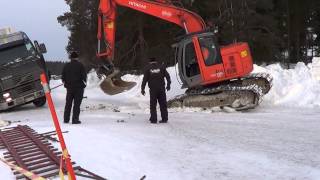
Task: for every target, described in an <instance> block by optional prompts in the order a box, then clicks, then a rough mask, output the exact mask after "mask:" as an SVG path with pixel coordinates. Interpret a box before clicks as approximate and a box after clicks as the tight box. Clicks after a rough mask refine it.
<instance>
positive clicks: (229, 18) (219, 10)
mask: <svg viewBox="0 0 320 180" xmlns="http://www.w3.org/2000/svg"><path fill="white" fill-rule="evenodd" d="M170 2H171V1H170ZM66 3H67V4H68V5H69V6H70V12H65V13H64V14H62V15H61V16H59V17H58V21H59V23H60V24H61V25H62V26H66V27H67V28H68V30H69V31H70V33H71V35H70V37H69V44H68V46H67V51H69V52H70V51H73V50H76V51H78V52H80V54H81V56H82V57H83V58H82V61H83V63H84V64H85V65H86V66H87V67H89V68H90V67H94V65H95V63H96V62H98V61H97V59H96V49H97V38H96V36H97V35H96V34H97V12H98V10H97V8H98V3H99V1H98V0H77V1H71V0H66ZM171 3H173V4H174V5H176V6H183V7H184V8H186V9H188V10H191V11H193V12H196V13H197V14H199V15H200V16H201V17H202V18H203V19H204V20H205V22H206V23H207V25H208V28H210V30H211V31H213V32H215V33H216V37H217V40H218V42H219V44H220V45H221V46H224V45H228V44H230V43H233V42H248V43H249V46H250V49H251V52H252V55H253V59H254V63H256V64H261V63H265V64H271V63H274V62H281V63H283V64H287V63H296V62H299V61H302V62H305V63H308V62H310V61H311V59H312V57H313V56H317V55H319V53H320V50H319V48H318V47H319V44H320V37H319V36H318V35H319V32H320V1H319V0H304V1H301V0H201V1H200V0H196V1H194V0H182V1H172V2H171ZM132 17H134V18H132ZM184 33H185V32H184V30H183V29H181V28H180V27H178V26H176V25H174V24H170V23H168V22H165V21H163V20H159V19H157V18H155V17H151V16H149V15H146V14H143V13H140V12H137V11H133V10H131V9H128V8H122V7H119V9H118V16H117V32H116V42H117V43H116V52H115V60H114V63H115V65H116V66H118V67H120V68H121V69H123V70H136V69H141V67H143V66H144V65H145V63H146V62H147V58H148V57H150V56H153V57H157V58H161V60H163V61H166V62H167V64H168V65H173V64H174V52H173V50H172V49H171V45H172V44H173V43H175V41H176V38H177V37H179V36H181V35H183V34H184Z"/></svg>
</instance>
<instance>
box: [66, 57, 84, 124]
mask: <svg viewBox="0 0 320 180" xmlns="http://www.w3.org/2000/svg"><path fill="white" fill-rule="evenodd" d="M78 57H79V56H78V53H76V52H72V53H71V54H70V59H71V62H69V63H67V64H66V65H65V66H64V67H63V70H62V82H63V84H64V87H65V88H66V89H67V96H66V105H65V108H64V123H69V120H70V113H71V108H72V103H73V113H72V124H80V123H81V121H79V115H80V105H81V102H82V98H83V92H84V88H85V87H86V82H87V73H86V71H85V68H84V66H83V65H82V64H81V63H80V62H79V59H78Z"/></svg>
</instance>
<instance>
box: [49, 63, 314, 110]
mask: <svg viewBox="0 0 320 180" xmlns="http://www.w3.org/2000/svg"><path fill="white" fill-rule="evenodd" d="M167 70H168V72H169V74H170V76H171V81H172V85H171V90H170V91H169V92H168V94H167V95H168V99H170V98H173V97H174V96H176V95H179V94H183V93H184V92H185V89H181V83H180V79H179V77H178V74H177V69H176V67H169V68H168V69H167ZM254 72H266V73H269V74H271V75H272V76H273V87H272V89H271V90H270V92H269V93H268V94H267V95H266V96H265V97H264V99H263V102H262V104H263V105H267V106H285V107H311V108H312V107H319V106H320V95H319V94H320V81H319V80H317V78H318V77H320V76H319V74H320V58H315V59H314V60H313V63H311V64H309V65H305V64H303V63H298V64H297V65H296V66H295V68H294V69H283V68H282V67H281V66H280V65H279V64H272V65H269V66H266V67H261V66H257V65H255V66H254ZM122 79H123V80H126V81H134V82H136V83H137V85H136V86H135V87H134V88H132V89H130V90H129V91H126V92H123V93H121V94H118V95H114V96H108V95H106V94H104V93H103V92H102V91H101V90H100V88H99V84H100V82H101V80H100V79H98V78H97V75H96V73H95V72H91V73H89V74H88V84H87V88H86V90H85V96H87V97H88V98H90V100H92V99H93V100H96V101H97V102H99V101H100V102H101V100H104V101H105V102H108V103H111V104H115V105H117V106H126V104H128V105H130V106H132V105H133V104H134V106H136V107H138V108H139V109H144V110H145V111H147V110H146V109H147V108H148V106H149V92H148V88H147V87H146V96H142V95H141V93H140V91H141V88H140V87H141V83H142V76H137V75H130V74H129V75H125V76H123V77H122ZM59 83H61V81H59V82H58V81H53V86H54V85H57V84H59ZM54 91H60V92H61V93H55V96H56V97H55V98H58V99H64V98H65V97H64V96H65V95H64V94H65V92H64V91H65V89H64V88H58V89H55V90H54ZM59 94H60V95H59ZM119 99H123V102H119ZM60 102H63V101H60ZM190 111H192V110H190Z"/></svg>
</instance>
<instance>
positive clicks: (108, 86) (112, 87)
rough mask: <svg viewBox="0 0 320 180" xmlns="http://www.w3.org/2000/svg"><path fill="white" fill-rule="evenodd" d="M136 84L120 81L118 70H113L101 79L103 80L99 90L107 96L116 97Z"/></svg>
mask: <svg viewBox="0 0 320 180" xmlns="http://www.w3.org/2000/svg"><path fill="white" fill-rule="evenodd" d="M136 84H137V83H136V82H128V81H124V80H122V79H121V77H120V76H119V70H114V72H113V73H112V74H110V75H108V76H104V77H103V80H102V82H101V83H100V88H101V89H102V90H103V92H104V93H106V94H108V95H116V94H119V93H122V92H124V91H128V90H130V89H131V88H133V87H134V86H135V85H136Z"/></svg>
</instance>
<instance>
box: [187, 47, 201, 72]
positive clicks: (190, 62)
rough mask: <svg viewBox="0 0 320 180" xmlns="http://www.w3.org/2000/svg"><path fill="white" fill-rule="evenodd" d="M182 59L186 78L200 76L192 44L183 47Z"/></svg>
mask: <svg viewBox="0 0 320 180" xmlns="http://www.w3.org/2000/svg"><path fill="white" fill-rule="evenodd" d="M184 51H185V52H184V59H185V67H186V75H187V76H188V77H193V76H196V75H199V74H200V69H199V65H198V61H197V56H196V52H195V50H194V45H193V42H192V41H190V43H188V44H186V45H185V49H184Z"/></svg>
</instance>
